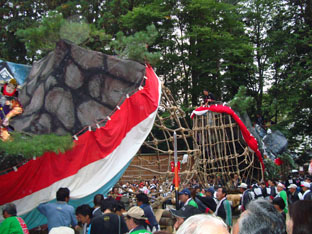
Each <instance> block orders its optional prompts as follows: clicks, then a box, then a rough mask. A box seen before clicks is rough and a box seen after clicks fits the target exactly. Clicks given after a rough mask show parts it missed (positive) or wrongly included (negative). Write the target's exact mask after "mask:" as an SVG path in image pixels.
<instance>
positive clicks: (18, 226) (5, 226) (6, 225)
mask: <svg viewBox="0 0 312 234" xmlns="http://www.w3.org/2000/svg"><path fill="white" fill-rule="evenodd" d="M2 214H3V217H4V220H3V222H2V223H1V225H0V233H1V234H12V233H14V234H29V231H28V229H27V226H26V223H25V222H24V220H23V219H22V218H21V217H18V216H16V215H17V211H16V206H15V204H13V203H8V204H6V205H5V206H4V207H3V208H2Z"/></svg>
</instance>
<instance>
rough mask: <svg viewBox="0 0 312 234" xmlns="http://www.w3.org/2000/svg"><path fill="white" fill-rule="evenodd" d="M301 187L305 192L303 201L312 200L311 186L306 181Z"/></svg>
mask: <svg viewBox="0 0 312 234" xmlns="http://www.w3.org/2000/svg"><path fill="white" fill-rule="evenodd" d="M301 187H302V190H303V192H304V193H303V200H312V192H311V190H310V184H309V183H308V182H306V181H303V182H301Z"/></svg>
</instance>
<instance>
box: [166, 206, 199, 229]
mask: <svg viewBox="0 0 312 234" xmlns="http://www.w3.org/2000/svg"><path fill="white" fill-rule="evenodd" d="M170 213H171V214H172V215H173V216H174V217H175V218H176V220H177V221H176V222H175V224H174V228H175V229H176V230H178V228H179V227H180V226H181V225H182V223H183V222H184V221H185V220H186V219H188V218H189V217H191V216H193V215H196V214H201V213H202V212H201V211H200V210H199V209H197V208H196V207H194V206H191V205H185V206H183V207H182V208H181V209H179V210H170Z"/></svg>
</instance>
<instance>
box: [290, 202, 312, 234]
mask: <svg viewBox="0 0 312 234" xmlns="http://www.w3.org/2000/svg"><path fill="white" fill-rule="evenodd" d="M289 215H290V220H288V221H287V233H290V234H311V231H312V201H307V200H300V201H296V202H295V203H293V204H292V205H291V206H290V209H289Z"/></svg>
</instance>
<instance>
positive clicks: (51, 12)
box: [0, 0, 312, 163]
mask: <svg viewBox="0 0 312 234" xmlns="http://www.w3.org/2000/svg"><path fill="white" fill-rule="evenodd" d="M61 38H65V39H69V40H71V41H73V42H75V43H77V44H79V45H81V46H84V47H86V48H89V49H92V50H96V51H101V52H103V53H106V54H111V55H118V56H120V57H122V58H130V59H137V60H141V61H140V62H144V61H142V60H147V61H148V62H150V63H152V65H153V67H154V69H155V71H156V73H157V75H158V76H159V77H161V78H162V80H163V81H164V84H165V85H166V86H167V87H168V88H169V89H170V90H171V92H172V93H173V96H174V97H176V98H177V99H178V101H179V103H181V106H182V108H183V109H184V110H185V111H187V112H190V111H191V110H193V109H194V107H195V106H198V105H199V99H200V96H201V95H202V90H203V89H204V88H207V89H208V90H209V91H211V92H212V93H214V94H215V96H216V98H217V99H218V100H221V101H222V102H229V101H231V100H232V102H233V101H234V102H235V98H234V97H237V100H236V101H237V102H238V106H240V104H241V103H240V102H241V100H245V98H244V97H248V96H250V97H252V101H251V102H249V103H248V105H247V106H245V107H242V106H241V107H237V108H238V109H239V108H243V109H244V110H243V111H247V113H248V114H249V116H250V117H251V119H252V120H253V121H255V120H256V118H257V117H256V116H257V115H258V114H259V115H261V116H262V117H263V118H264V120H265V121H266V123H268V124H270V123H274V124H273V125H271V124H270V125H271V126H270V127H271V128H273V129H279V130H280V131H282V132H283V133H284V134H285V136H286V137H287V139H288V141H289V150H290V152H293V153H296V154H297V155H299V159H298V163H304V162H307V160H308V159H309V155H311V154H312V146H311V145H312V115H311V108H312V0H243V1H239V0H182V1H177V0H166V1H161V0H107V1H98V0H89V1H83V0H77V1H61V0H49V1H48V0H45V1H44V0H31V1H29V0H24V1H13V0H2V1H1V2H0V59H2V60H7V61H10V62H16V63H22V64H29V65H31V64H32V63H33V62H34V61H36V60H39V59H40V58H42V57H44V56H45V55H47V53H49V52H50V51H51V50H53V48H54V47H55V43H56V42H57V41H58V40H59V39H61ZM240 87H245V88H246V92H245V93H242V94H241V95H243V97H242V96H239V95H237V93H238V90H239V88H240ZM235 95H236V96H235ZM246 100H247V99H246ZM248 100H249V99H248Z"/></svg>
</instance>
